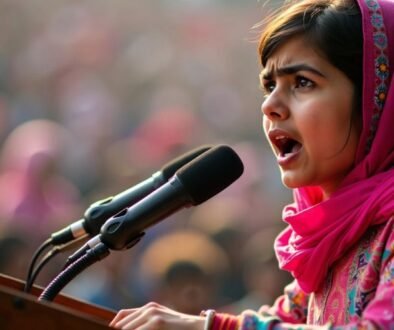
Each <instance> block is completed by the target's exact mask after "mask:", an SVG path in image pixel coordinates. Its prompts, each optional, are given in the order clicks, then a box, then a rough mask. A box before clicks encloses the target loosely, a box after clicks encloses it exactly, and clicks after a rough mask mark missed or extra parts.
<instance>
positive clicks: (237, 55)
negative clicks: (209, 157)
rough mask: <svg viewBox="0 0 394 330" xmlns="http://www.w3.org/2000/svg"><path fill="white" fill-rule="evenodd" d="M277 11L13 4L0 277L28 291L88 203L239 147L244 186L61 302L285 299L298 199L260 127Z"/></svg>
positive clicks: (5, 27)
mask: <svg viewBox="0 0 394 330" xmlns="http://www.w3.org/2000/svg"><path fill="white" fill-rule="evenodd" d="M279 2H280V1H271V2H270V3H269V5H266V4H265V3H264V2H262V1H257V0H238V1H236V0H178V1H175V0H143V1H142V0H137V1H123V0H111V1H107V0H87V1H80V0H79V1H70V0H57V1H48V0H29V1H23V0H0V272H1V273H4V274H7V275H10V276H14V277H17V278H20V279H23V280H24V279H25V277H26V273H27V267H28V264H29V262H30V259H31V257H32V255H33V252H34V250H35V249H36V248H37V247H38V246H39V245H40V244H41V243H42V242H43V241H44V240H45V239H46V238H48V237H49V236H50V234H51V233H52V232H54V231H57V230H59V229H61V228H62V227H64V226H65V225H68V224H70V223H72V222H74V221H76V220H78V219H80V218H82V216H83V213H84V211H85V210H86V209H87V208H88V207H89V205H90V204H92V203H93V202H95V201H97V200H100V199H103V198H105V197H107V196H110V195H115V194H117V193H119V192H121V191H123V190H125V189H127V188H129V187H131V186H133V185H134V184H136V183H138V182H140V181H141V180H143V179H145V178H147V177H149V176H150V175H151V174H152V173H154V172H156V171H157V170H158V169H159V168H160V167H162V165H163V164H165V163H166V162H168V161H170V160H171V159H173V158H174V157H176V156H178V155H180V154H182V153H184V152H186V151H188V150H190V149H193V148H195V147H198V146H200V145H202V144H212V145H216V144H228V145H230V146H231V147H232V148H234V149H235V150H236V151H237V153H238V154H239V155H240V157H241V158H242V160H243V162H244V165H245V172H244V175H243V176H242V177H241V179H239V180H238V181H237V182H236V183H234V184H233V185H232V186H231V187H229V188H228V189H226V190H225V191H223V192H222V193H220V194H219V195H217V196H215V197H214V198H212V199H211V200H210V201H208V202H206V203H204V204H203V205H200V206H198V207H195V208H189V209H185V210H182V211H180V212H178V213H177V214H175V215H173V216H170V217H169V218H168V219H166V220H165V221H163V222H161V223H159V224H158V225H156V226H154V227H153V228H151V229H149V230H148V231H147V233H146V236H145V237H144V239H143V240H142V241H141V242H140V243H139V244H138V245H136V246H135V247H134V248H133V249H131V250H127V251H121V252H119V251H117V252H113V253H111V255H110V256H109V257H108V258H107V259H105V260H104V261H102V262H100V263H99V264H95V265H93V266H92V267H91V268H89V269H88V270H86V271H85V272H83V273H82V274H81V275H79V276H78V277H77V278H76V279H74V280H73V281H72V282H71V283H70V284H69V285H68V286H67V287H66V288H65V291H64V292H65V293H68V294H71V295H73V296H75V297H77V298H81V299H85V300H87V301H89V302H92V303H95V304H99V305H102V306H105V307H109V308H112V309H119V308H125V307H133V306H139V305H141V304H144V303H146V302H148V301H151V300H155V301H157V302H161V303H164V304H167V305H168V306H171V307H173V308H175V309H177V310H179V311H183V312H189V313H199V312H200V310H201V309H205V308H208V307H210V308H212V307H214V308H218V309H222V310H225V311H228V312H234V313H238V312H240V311H242V310H243V309H245V308H252V309H253V308H258V307H259V306H260V305H261V304H266V303H272V301H273V299H274V297H275V296H277V295H278V294H279V293H280V292H281V288H282V287H283V285H284V284H285V283H287V282H288V281H289V277H288V276H287V274H284V273H283V272H280V271H279V270H278V267H277V264H276V260H275V257H274V254H273V247H272V244H273V240H274V237H275V235H276V234H277V233H278V232H279V231H280V230H282V229H283V228H284V224H283V223H282V221H281V210H282V207H283V206H284V205H285V204H286V203H288V202H289V201H290V200H291V194H290V191H289V190H287V189H285V188H283V187H282V185H281V182H280V176H279V171H278V169H277V166H276V164H275V161H274V159H273V157H272V155H271V151H270V150H269V147H268V144H267V143H266V141H265V138H264V134H263V132H262V129H261V114H260V104H261V102H262V94H261V92H260V91H259V88H258V73H259V70H260V67H259V63H258V58H257V51H256V42H255V40H256V37H257V36H258V33H257V32H258V30H253V29H252V27H253V26H254V25H255V24H256V23H258V22H259V21H261V20H262V19H263V18H264V16H265V15H266V14H267V13H268V12H269V10H271V9H272V8H274V7H275V6H276V5H277V4H278V3H279ZM68 253H70V252H67V253H65V254H61V255H59V256H57V257H56V258H55V259H54V260H52V261H51V262H50V263H49V264H48V265H46V266H45V267H44V268H43V270H42V272H41V273H40V275H39V277H38V278H37V281H36V283H37V284H39V285H42V286H45V285H47V284H48V283H49V282H50V280H51V279H52V278H53V277H54V276H55V275H56V274H57V273H58V272H59V271H60V270H61V268H62V266H63V264H64V261H65V260H66V258H67V256H68Z"/></svg>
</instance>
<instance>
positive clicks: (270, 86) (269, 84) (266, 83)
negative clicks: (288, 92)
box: [260, 80, 276, 95]
mask: <svg viewBox="0 0 394 330" xmlns="http://www.w3.org/2000/svg"><path fill="white" fill-rule="evenodd" d="M275 86H276V83H275V81H274V80H263V81H262V82H261V83H260V89H261V90H262V91H263V92H264V94H265V95H269V94H271V93H272V92H273V91H274V89H275Z"/></svg>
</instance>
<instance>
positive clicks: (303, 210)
mask: <svg viewBox="0 0 394 330" xmlns="http://www.w3.org/2000/svg"><path fill="white" fill-rule="evenodd" d="M357 2H358V4H359V6H360V9H361V13H362V20H363V35H364V65H363V70H364V71H363V109H362V111H363V130H362V133H361V137H360V141H359V145H358V152H357V156H356V165H355V167H354V169H353V170H352V171H351V173H349V175H348V176H347V177H346V178H345V180H344V182H343V183H342V185H341V187H340V189H338V190H337V191H336V192H335V193H334V194H333V195H332V196H331V197H330V199H329V200H326V201H322V198H321V197H322V194H321V191H320V188H318V187H304V188H300V189H295V190H294V203H293V204H291V205H288V206H286V207H285V208H284V211H283V220H284V221H285V222H286V223H287V224H288V227H287V228H286V229H285V230H284V231H283V232H282V233H281V234H280V235H279V236H278V237H277V239H276V241H275V251H276V254H277V257H278V260H279V265H280V267H281V268H282V269H285V270H287V271H290V272H291V273H292V275H293V276H294V277H295V278H296V279H297V282H298V284H299V285H300V287H301V288H302V289H303V290H304V291H305V292H307V293H310V292H313V291H316V290H317V289H318V288H319V286H320V285H321V284H322V281H323V279H324V277H325V276H326V274H327V271H328V269H329V267H330V266H331V265H332V264H333V263H334V262H335V261H336V260H338V258H340V257H341V256H342V255H343V254H344V253H345V252H346V251H347V249H348V248H349V247H351V246H352V245H353V244H355V243H356V242H357V240H359V239H360V237H361V236H362V235H363V234H364V233H365V231H366V230H367V229H368V228H369V227H371V226H373V225H377V224H381V223H384V222H386V221H387V220H388V219H389V218H390V217H391V216H393V215H394V79H393V71H394V69H393V68H394V1H393V0H358V1H357Z"/></svg>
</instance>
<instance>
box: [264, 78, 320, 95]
mask: <svg viewBox="0 0 394 330" xmlns="http://www.w3.org/2000/svg"><path fill="white" fill-rule="evenodd" d="M294 80H295V82H294V85H295V88H308V89H309V88H313V87H315V86H316V84H315V82H313V81H312V80H311V79H308V78H306V77H304V76H302V75H296V76H295V77H294ZM302 85H304V86H302ZM275 86H276V82H275V80H274V79H272V80H265V81H263V82H262V83H261V84H260V89H261V90H262V91H263V92H264V94H265V95H266V96H267V95H269V94H271V93H272V92H273V90H274V89H275Z"/></svg>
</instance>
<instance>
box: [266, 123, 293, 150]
mask: <svg viewBox="0 0 394 330" xmlns="http://www.w3.org/2000/svg"><path fill="white" fill-rule="evenodd" d="M268 138H269V139H270V141H271V143H272V144H273V145H274V146H275V149H276V150H278V151H279V153H283V146H284V144H285V143H284V142H285V141H289V140H293V141H296V142H298V143H300V142H299V141H298V140H297V139H295V138H294V136H293V135H292V134H291V133H289V132H288V131H285V130H283V129H279V128H275V129H271V130H269V131H268Z"/></svg>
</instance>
